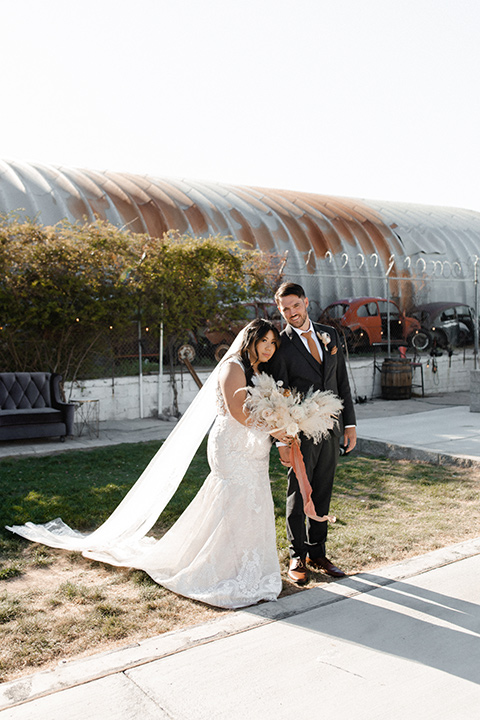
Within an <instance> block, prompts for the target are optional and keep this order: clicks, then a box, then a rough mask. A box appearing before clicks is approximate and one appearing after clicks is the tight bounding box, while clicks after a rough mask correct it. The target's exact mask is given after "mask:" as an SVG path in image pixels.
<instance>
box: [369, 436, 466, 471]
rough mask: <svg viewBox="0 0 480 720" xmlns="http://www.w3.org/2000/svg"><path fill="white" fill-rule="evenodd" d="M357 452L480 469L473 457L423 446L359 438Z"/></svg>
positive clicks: (373, 455) (391, 458) (395, 458)
mask: <svg viewBox="0 0 480 720" xmlns="http://www.w3.org/2000/svg"><path fill="white" fill-rule="evenodd" d="M355 450H356V451H357V452H359V453H362V454H363V455H370V456H372V457H387V458H389V459H390V460H416V461H418V462H426V463H430V464H432V465H456V466H457V467H478V468H480V460H479V459H478V458H477V457H474V456H473V455H451V454H449V453H439V452H436V451H435V450H429V449H428V448H425V447H421V446H411V445H397V444H396V443H389V442H384V441H383V440H371V439H370V438H361V437H358V438H357V445H356V448H355Z"/></svg>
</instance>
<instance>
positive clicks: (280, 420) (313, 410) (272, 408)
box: [245, 373, 343, 522]
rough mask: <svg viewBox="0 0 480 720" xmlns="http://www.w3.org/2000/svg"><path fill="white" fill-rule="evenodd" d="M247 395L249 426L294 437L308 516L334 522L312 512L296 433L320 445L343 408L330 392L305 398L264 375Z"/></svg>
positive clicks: (294, 459)
mask: <svg viewBox="0 0 480 720" xmlns="http://www.w3.org/2000/svg"><path fill="white" fill-rule="evenodd" d="M248 393H249V394H248V396H247V400H246V402H245V407H246V410H247V411H248V413H249V415H250V420H251V423H252V425H253V426H254V427H257V428H259V429H260V428H261V429H265V430H267V431H275V430H284V431H285V433H286V434H287V435H289V436H291V437H292V438H293V442H292V445H291V447H292V467H293V470H294V472H295V475H296V477H297V480H298V483H299V486H300V492H301V494H302V498H303V505H304V511H305V514H306V515H307V517H309V518H311V519H312V520H318V521H319V522H324V521H326V520H329V521H330V522H335V518H334V517H333V516H331V515H322V516H318V515H317V514H316V512H315V507H314V504H313V501H312V497H311V496H312V488H311V486H310V483H309V481H308V477H307V472H306V469H305V463H304V460H303V456H302V451H301V449H300V439H299V434H300V433H303V434H304V435H305V436H306V437H307V438H311V439H313V441H314V442H315V443H317V442H320V440H321V439H322V438H323V437H325V436H326V435H327V434H328V432H329V431H330V430H331V429H332V428H333V427H334V426H335V424H336V423H337V422H338V415H339V414H340V412H341V410H342V407H343V403H342V401H341V400H340V398H338V397H337V396H336V395H335V394H334V393H332V392H330V391H323V392H322V391H320V390H316V391H311V390H310V391H309V392H308V393H306V394H305V395H302V394H301V393H298V392H295V391H293V392H292V391H290V390H287V389H285V388H284V387H283V382H282V381H275V380H274V379H273V378H272V377H271V376H270V375H266V374H265V373H262V374H261V375H259V376H258V377H257V378H256V379H255V385H254V386H253V387H252V388H248Z"/></svg>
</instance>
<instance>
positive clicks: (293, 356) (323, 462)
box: [269, 323, 355, 559]
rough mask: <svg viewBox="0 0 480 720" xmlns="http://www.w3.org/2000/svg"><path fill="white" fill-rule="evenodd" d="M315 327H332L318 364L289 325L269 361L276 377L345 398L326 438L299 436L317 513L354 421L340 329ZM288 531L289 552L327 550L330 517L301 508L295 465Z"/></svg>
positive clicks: (323, 510)
mask: <svg viewBox="0 0 480 720" xmlns="http://www.w3.org/2000/svg"><path fill="white" fill-rule="evenodd" d="M313 327H314V330H315V332H316V333H317V334H318V333H323V332H324V333H328V335H329V336H330V342H329V343H328V344H327V346H326V347H325V345H324V343H323V342H322V341H321V339H320V338H319V339H320V344H321V347H322V350H323V361H322V364H321V365H320V364H319V363H318V362H317V361H316V360H315V358H314V357H313V356H312V355H311V354H310V352H309V351H308V349H307V348H306V347H305V345H304V344H303V342H302V340H301V339H300V337H299V336H298V334H297V333H296V332H295V330H294V329H293V328H292V327H290V325H287V327H286V329H285V330H284V331H283V332H282V333H281V345H280V348H279V349H278V350H277V352H276V353H275V354H274V356H273V358H272V360H271V361H270V370H269V371H270V372H271V373H272V375H273V376H274V378H275V379H276V380H283V382H284V386H285V387H288V388H291V389H293V388H296V389H297V390H298V391H299V392H302V393H306V392H307V391H308V390H309V389H310V388H313V390H331V391H332V392H333V393H335V395H337V396H338V397H339V398H341V399H342V400H343V411H342V416H341V418H340V425H338V424H337V425H336V426H335V429H334V430H333V431H332V432H331V434H329V435H328V436H327V437H326V438H324V439H323V440H321V441H320V443H318V444H315V443H314V442H313V441H312V440H307V439H306V438H304V439H302V441H301V448H302V455H303V459H304V461H305V467H306V470H307V475H308V479H309V481H310V485H311V487H312V500H313V502H314V505H315V509H316V511H317V514H318V515H326V514H327V513H328V511H329V506H330V498H331V494H332V488H333V480H334V476H335V469H336V466H337V461H338V455H339V452H338V444H339V441H340V440H341V437H340V436H341V435H342V434H343V428H344V426H345V425H355V410H354V408H353V402H352V396H351V393H350V384H349V382H348V376H347V368H346V365H345V358H344V355H343V351H342V348H341V346H340V343H339V339H338V334H337V332H336V330H335V329H334V328H332V327H329V326H327V325H320V324H319V323H313ZM286 509H287V513H286V514H287V536H288V538H289V540H290V554H291V556H297V557H299V558H301V559H304V558H305V556H306V554H307V553H308V555H309V556H310V558H318V557H323V556H325V540H326V537H327V523H326V522H317V521H315V520H310V519H307V523H306V524H305V515H304V512H303V500H302V497H301V493H300V490H299V487H298V481H297V479H296V477H295V473H294V472H293V469H292V468H290V471H289V473H288V487H287V507H286Z"/></svg>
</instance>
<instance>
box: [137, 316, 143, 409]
mask: <svg viewBox="0 0 480 720" xmlns="http://www.w3.org/2000/svg"><path fill="white" fill-rule="evenodd" d="M138 394H139V400H140V417H141V418H143V356H142V324H141V322H140V320H139V321H138Z"/></svg>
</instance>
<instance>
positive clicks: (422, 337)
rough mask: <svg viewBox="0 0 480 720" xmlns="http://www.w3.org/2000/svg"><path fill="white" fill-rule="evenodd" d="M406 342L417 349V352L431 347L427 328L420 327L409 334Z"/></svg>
mask: <svg viewBox="0 0 480 720" xmlns="http://www.w3.org/2000/svg"><path fill="white" fill-rule="evenodd" d="M408 343H409V345H411V346H412V347H413V348H415V350H418V352H424V351H425V350H429V349H430V348H431V346H432V336H431V335H430V333H429V332H428V330H425V329H424V328H421V329H420V330H417V332H414V333H412V334H411V335H410V337H409V338H408Z"/></svg>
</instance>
